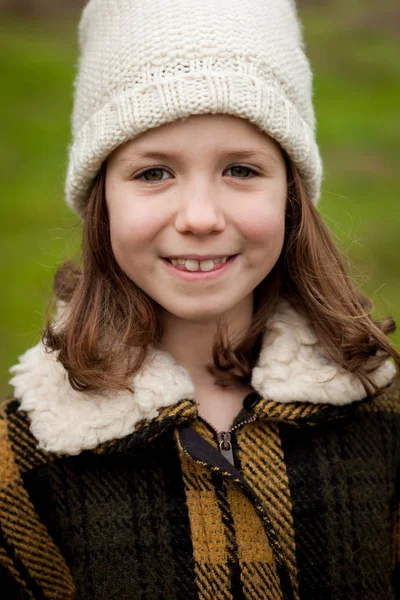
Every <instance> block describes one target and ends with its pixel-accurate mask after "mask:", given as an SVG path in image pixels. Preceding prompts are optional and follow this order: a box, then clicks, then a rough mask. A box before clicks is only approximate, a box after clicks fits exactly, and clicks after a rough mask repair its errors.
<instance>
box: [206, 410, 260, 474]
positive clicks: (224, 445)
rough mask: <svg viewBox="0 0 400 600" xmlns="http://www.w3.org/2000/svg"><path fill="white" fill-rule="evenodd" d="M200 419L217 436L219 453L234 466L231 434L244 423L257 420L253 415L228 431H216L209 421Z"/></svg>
mask: <svg viewBox="0 0 400 600" xmlns="http://www.w3.org/2000/svg"><path fill="white" fill-rule="evenodd" d="M200 419H203V421H204V422H205V423H207V425H209V426H210V427H211V429H213V431H215V433H216V434H217V439H218V447H219V451H220V452H221V454H222V456H224V457H225V458H226V459H227V460H228V461H229V462H230V463H231V465H232V466H235V459H234V456H233V448H232V436H231V434H232V433H233V432H234V431H235V430H236V429H239V427H242V426H243V425H246V423H252V422H253V421H256V420H257V417H256V415H253V416H252V417H250V418H249V419H246V420H245V421H240V423H237V424H236V425H234V426H233V427H231V428H230V429H229V430H228V431H217V429H215V427H214V425H212V424H211V423H210V421H207V419H205V418H204V417H200Z"/></svg>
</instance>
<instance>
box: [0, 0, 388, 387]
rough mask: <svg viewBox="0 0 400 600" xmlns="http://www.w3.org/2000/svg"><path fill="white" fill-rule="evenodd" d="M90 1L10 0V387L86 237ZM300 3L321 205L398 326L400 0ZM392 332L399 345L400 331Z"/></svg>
mask: <svg viewBox="0 0 400 600" xmlns="http://www.w3.org/2000/svg"><path fill="white" fill-rule="evenodd" d="M84 4H85V2H84V1H83V0H56V1H55V0H0V19H1V21H0V53H1V57H2V60H1V65H0V81H1V86H2V93H1V96H0V107H1V117H2V118H1V122H2V128H1V129H2V135H1V139H0V162H1V166H2V179H1V194H2V198H1V203H0V228H1V232H0V235H1V238H0V239H1V254H0V270H1V273H0V275H1V284H2V293H1V301H0V302H1V310H0V397H4V396H5V395H7V394H9V393H10V392H11V388H10V387H9V386H8V383H7V382H8V379H9V374H8V369H9V367H10V366H11V365H12V364H14V363H15V362H16V360H17V356H18V355H19V354H21V353H22V352H23V351H24V350H26V349H27V348H28V347H30V346H31V345H33V344H35V343H36V342H37V341H38V340H39V339H40V334H41V327H42V322H43V318H44V315H45V313H46V310H47V306H48V303H49V299H50V296H51V289H52V278H53V275H54V272H55V269H56V267H57V265H59V264H60V262H62V260H63V259H65V258H69V257H71V256H74V254H75V253H76V252H77V249H78V245H79V238H80V225H79V222H78V219H77V218H76V217H75V216H74V215H73V214H72V213H71V212H70V211H69V209H67V207H66V206H65V204H64V195H63V188H64V177H65V172H66V166H67V147H68V144H69V141H70V114H71V108H72V94H73V86H72V83H73V79H74V74H75V69H76V63H77V56H78V55H77V39H76V38H77V36H76V30H77V23H78V19H79V14H80V10H81V8H82V6H83V5H84ZM396 4H397V7H396ZM298 10H299V14H300V17H301V19H302V22H303V29H304V37H305V43H306V49H307V53H308V56H309V58H310V60H311V64H312V67H313V72H314V103H315V109H316V114H317V119H318V132H317V135H318V141H319V144H320V147H321V152H322V157H323V161H324V182H323V187H322V199H321V203H320V205H319V210H320V212H321V214H322V215H323V217H324V218H325V220H326V222H327V223H328V225H329V227H330V228H331V230H332V231H333V233H334V235H335V236H336V237H337V240H338V242H339V244H340V247H341V248H342V249H343V250H344V251H345V252H347V253H348V254H349V256H350V259H351V262H352V265H353V268H352V273H353V276H354V277H355V279H356V281H357V284H358V285H359V286H360V288H361V289H362V290H363V291H364V292H365V293H367V294H368V295H370V296H371V297H372V298H373V300H374V303H375V310H374V316H375V317H383V316H385V315H388V314H390V315H392V316H393V317H394V318H395V319H396V320H397V321H399V329H400V282H399V275H400V272H399V267H400V257H399V253H400V242H399V240H400V205H399V184H400V175H399V172H400V158H399V157H400V114H399V106H400V55H399V37H400V9H399V7H398V0H298ZM161 17H162V16H160V18H161ZM238 18H240V15H238ZM391 338H392V340H393V342H394V343H395V344H396V346H397V348H398V349H399V347H400V331H398V332H396V333H395V334H393V335H392V336H391Z"/></svg>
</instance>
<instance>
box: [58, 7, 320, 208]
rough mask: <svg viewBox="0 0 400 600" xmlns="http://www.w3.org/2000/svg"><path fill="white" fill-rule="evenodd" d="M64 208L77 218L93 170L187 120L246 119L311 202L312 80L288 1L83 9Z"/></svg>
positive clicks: (314, 159)
mask: <svg viewBox="0 0 400 600" xmlns="http://www.w3.org/2000/svg"><path fill="white" fill-rule="evenodd" d="M79 44H80V58H79V68H78V73H77V76H76V80H75V98H74V108H73V115H72V134H73V139H72V142H71V145H70V151H69V166H68V172H67V181H66V199H67V203H68V204H69V205H70V206H71V207H72V208H73V209H75V210H76V211H77V212H78V213H81V214H82V212H83V210H84V208H85V205H86V202H87V199H88V196H89V193H90V190H91V186H92V183H93V179H94V177H95V175H96V173H97V172H98V170H99V168H100V166H101V164H102V162H103V161H104V160H105V159H106V158H107V156H108V155H109V154H110V153H111V152H112V151H113V150H114V149H115V148H116V147H118V146H119V145H120V144H122V143H124V142H126V141H127V140H129V139H132V138H135V137H136V136H138V135H139V134H140V133H142V132H144V131H146V130H147V129H150V128H153V127H158V126H160V125H163V124H165V123H169V122H172V121H174V120H176V119H179V118H184V117H188V116H190V115H195V114H205V113H208V114H217V113H219V114H230V115H233V116H236V117H240V118H244V119H248V120H249V121H250V122H252V123H253V124H254V125H256V126H257V127H258V128H259V129H260V130H261V131H264V132H265V133H267V134H268V135H270V136H271V137H272V138H274V139H275V140H276V141H277V142H278V143H279V144H280V145H281V146H282V147H283V148H284V149H285V150H286V151H287V153H288V154H289V156H290V157H291V158H292V160H293V161H294V162H295V163H296V165H297V167H298V169H299V172H300V175H301V176H302V178H303V181H304V184H305V187H306V190H307V192H308V194H309V196H310V198H311V200H312V201H313V202H314V203H315V204H316V203H317V202H318V199H319V190H320V182H321V175H322V166H321V159H320V155H319V150H318V147H317V144H316V141H315V117H314V110H313V106H312V74H311V70H310V66H309V63H308V61H307V58H306V56H305V53H304V44H303V40H302V33H301V26H300V23H299V21H298V19H297V14H296V8H295V4H294V2H293V1H291V0H218V2H216V0H191V1H190V2H188V1H187V0H149V1H147V2H142V1H141V0H91V1H90V2H89V3H88V4H87V6H86V8H85V9H84V11H83V14H82V18H81V22H80V25H79Z"/></svg>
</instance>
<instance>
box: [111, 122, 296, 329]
mask: <svg viewBox="0 0 400 600" xmlns="http://www.w3.org/2000/svg"><path fill="white" fill-rule="evenodd" d="M286 193H287V181H286V166H285V161H284V158H283V155H282V152H281V150H280V148H279V146H278V144H277V143H276V142H275V141H274V140H272V139H271V138H269V137H268V136H267V135H265V134H264V133H262V132H261V131H259V130H258V129H257V128H256V127H255V126H253V125H252V124H251V123H250V122H249V121H247V120H244V119H240V118H237V117H232V116H230V115H210V114H207V115H194V116H191V117H189V118H187V119H184V120H179V121H174V122H172V123H168V124H166V125H162V126H161V127H158V128H154V129H150V130H147V131H146V132H144V133H143V134H141V135H140V136H138V137H136V138H135V139H133V140H130V141H129V142H127V143H125V144H123V145H122V146H120V147H118V148H117V149H116V150H115V151H114V152H113V153H112V155H111V156H110V157H109V159H108V162H107V171H106V202H107V208H108V214H109V219H110V233H111V245H112V250H113V253H114V256H115V258H116V260H117V262H118V264H119V266H120V267H121V269H122V270H123V271H124V272H125V273H126V275H128V277H129V278H130V279H131V280H132V281H133V282H134V283H135V284H136V285H137V286H139V287H140V288H141V289H142V290H143V291H144V292H145V293H146V294H148V296H150V297H151V298H152V299H153V300H155V301H156V302H157V303H158V304H159V305H160V306H161V307H162V308H163V309H165V310H166V311H168V312H169V313H171V314H172V315H174V316H176V317H178V318H181V319H186V320H196V321H198V320H208V319H214V318H216V317H219V316H222V315H225V316H226V315H228V314H229V312H231V311H234V309H235V307H236V308H238V307H239V306H240V305H242V304H244V305H246V304H247V302H249V301H250V300H251V299H252V294H253V290H254V288H255V287H256V286H257V285H258V284H259V283H260V282H261V281H262V280H263V279H264V278H265V277H266V276H267V275H268V273H269V272H270V271H271V269H272V268H273V266H274V265H275V263H276V261H277V259H278V258H279V255H280V253H281V250H282V246H283V240H284V226H285V207H286ZM192 255H195V256H196V257H197V261H199V260H200V259H203V260H204V261H205V262H201V263H199V264H198V262H196V260H194V257H193V256H192ZM232 256H234V258H233V259H232V258H230V259H229V260H228V261H227V262H225V263H224V262H223V261H224V258H225V257H232ZM178 257H180V259H181V262H183V259H184V258H190V259H191V260H190V261H189V262H187V263H185V264H178V265H177V266H174V265H173V263H172V262H170V260H167V259H171V258H176V259H177V258H178ZM216 257H219V258H222V259H223V260H222V261H220V262H217V263H216V264H214V263H213V261H212V258H216ZM197 267H198V269H199V270H198V271H193V270H192V269H196V268H197ZM203 269H204V270H203ZM208 269H211V270H208Z"/></svg>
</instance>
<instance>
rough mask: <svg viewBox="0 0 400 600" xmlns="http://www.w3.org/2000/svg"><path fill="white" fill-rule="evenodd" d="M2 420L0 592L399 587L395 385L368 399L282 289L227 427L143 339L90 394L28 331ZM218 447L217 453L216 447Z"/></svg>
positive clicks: (325, 593) (388, 590)
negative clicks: (110, 389)
mask: <svg viewBox="0 0 400 600" xmlns="http://www.w3.org/2000/svg"><path fill="white" fill-rule="evenodd" d="M14 373H15V376H14V379H13V380H12V383H13V385H14V387H15V396H16V398H18V399H16V398H10V399H8V400H7V401H6V402H5V403H4V404H3V406H2V411H1V420H0V578H1V586H0V590H1V594H2V596H1V597H2V598H5V599H7V600H13V599H20V600H22V599H23V600H25V599H35V600H36V599H37V600H38V599H41V600H42V599H57V600H59V599H60V600H61V599H62V600H64V599H65V600H72V599H75V600H111V599H113V598H118V600H125V599H129V600H131V599H143V600H145V599H146V600H147V599H149V600H150V599H151V600H154V599H159V600H175V599H182V600H191V599H207V600H211V599H213V600H219V599H221V600H222V599H224V600H228V599H232V600H239V599H242V598H246V599H264V598H265V599H270V600H279V599H300V600H303V599H306V600H310V599H324V600H325V599H332V600H339V599H343V600H344V599H345V600H351V599H357V600H360V599H363V600H368V599H370V600H389V599H391V600H394V599H396V598H400V566H399V552H400V516H399V502H400V485H399V484H400V480H399V465H400V446H399V440H400V386H399V385H398V383H397V382H396V383H394V384H393V385H390V383H391V382H392V380H393V377H394V367H393V365H392V363H391V362H390V361H387V362H386V363H384V365H383V366H382V368H380V369H379V372H376V374H375V381H376V383H377V384H379V386H380V387H381V388H385V391H384V392H383V393H382V394H381V395H377V396H376V397H374V398H366V397H365V393H364V394H363V392H362V388H360V386H359V383H358V381H357V380H356V379H355V378H354V377H353V376H352V375H351V374H350V373H347V372H344V371H342V370H340V369H338V368H337V367H336V366H335V365H332V364H331V363H329V361H328V360H327V359H326V358H325V357H324V354H323V351H322V349H321V348H320V346H319V345H318V342H317V341H316V339H315V337H313V334H312V330H311V328H310V326H309V324H308V323H307V321H306V320H305V319H304V317H303V316H301V315H300V314H299V313H297V312H296V311H295V310H294V309H293V308H292V307H290V306H289V305H288V304H281V307H280V310H278V311H277V313H276V314H275V315H274V317H273V318H272V319H271V320H270V322H269V326H268V328H267V332H266V335H265V339H264V342H263V347H262V350H261V352H260V357H259V361H258V363H257V366H256V367H255V368H254V371H253V377H252V385H253V387H254V389H255V393H254V394H252V395H250V396H248V397H247V398H246V401H245V402H244V406H243V409H242V410H241V412H240V413H239V414H238V415H237V417H236V419H235V421H234V423H233V425H232V428H231V430H230V432H229V436H226V435H225V436H224V437H223V439H222V443H221V438H218V435H217V432H216V431H215V430H214V429H213V427H212V426H210V425H209V424H208V423H207V422H206V421H205V420H204V419H202V418H201V417H199V415H198V414H197V406H196V403H195V401H194V396H193V394H194V390H193V388H192V384H191V382H190V379H189V378H188V375H187V373H186V372H185V371H184V370H183V369H182V368H181V367H179V366H178V365H176V364H174V361H173V359H172V357H170V356H169V355H167V354H166V353H163V352H161V351H159V350H158V351H157V350H155V349H153V350H152V351H151V352H150V354H149V357H148V361H147V363H146V367H145V369H144V371H143V372H142V373H141V374H140V376H139V375H138V376H137V377H136V378H135V394H134V395H128V394H122V393H121V394H116V395H113V396H107V395H106V394H104V395H99V396H97V397H93V396H89V395H88V394H87V395H85V394H82V393H79V392H75V391H74V390H72V389H71V388H70V386H69V383H68V379H67V377H66V373H65V372H63V369H62V367H61V365H60V364H59V363H58V362H57V361H56V357H55V356H54V355H52V354H46V353H44V352H43V350H42V348H41V347H40V346H37V347H35V348H32V349H30V350H29V351H28V352H27V353H26V354H25V355H24V356H23V357H21V359H20V363H19V364H18V365H17V366H16V367H15V368H14ZM221 449H222V451H221Z"/></svg>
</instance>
